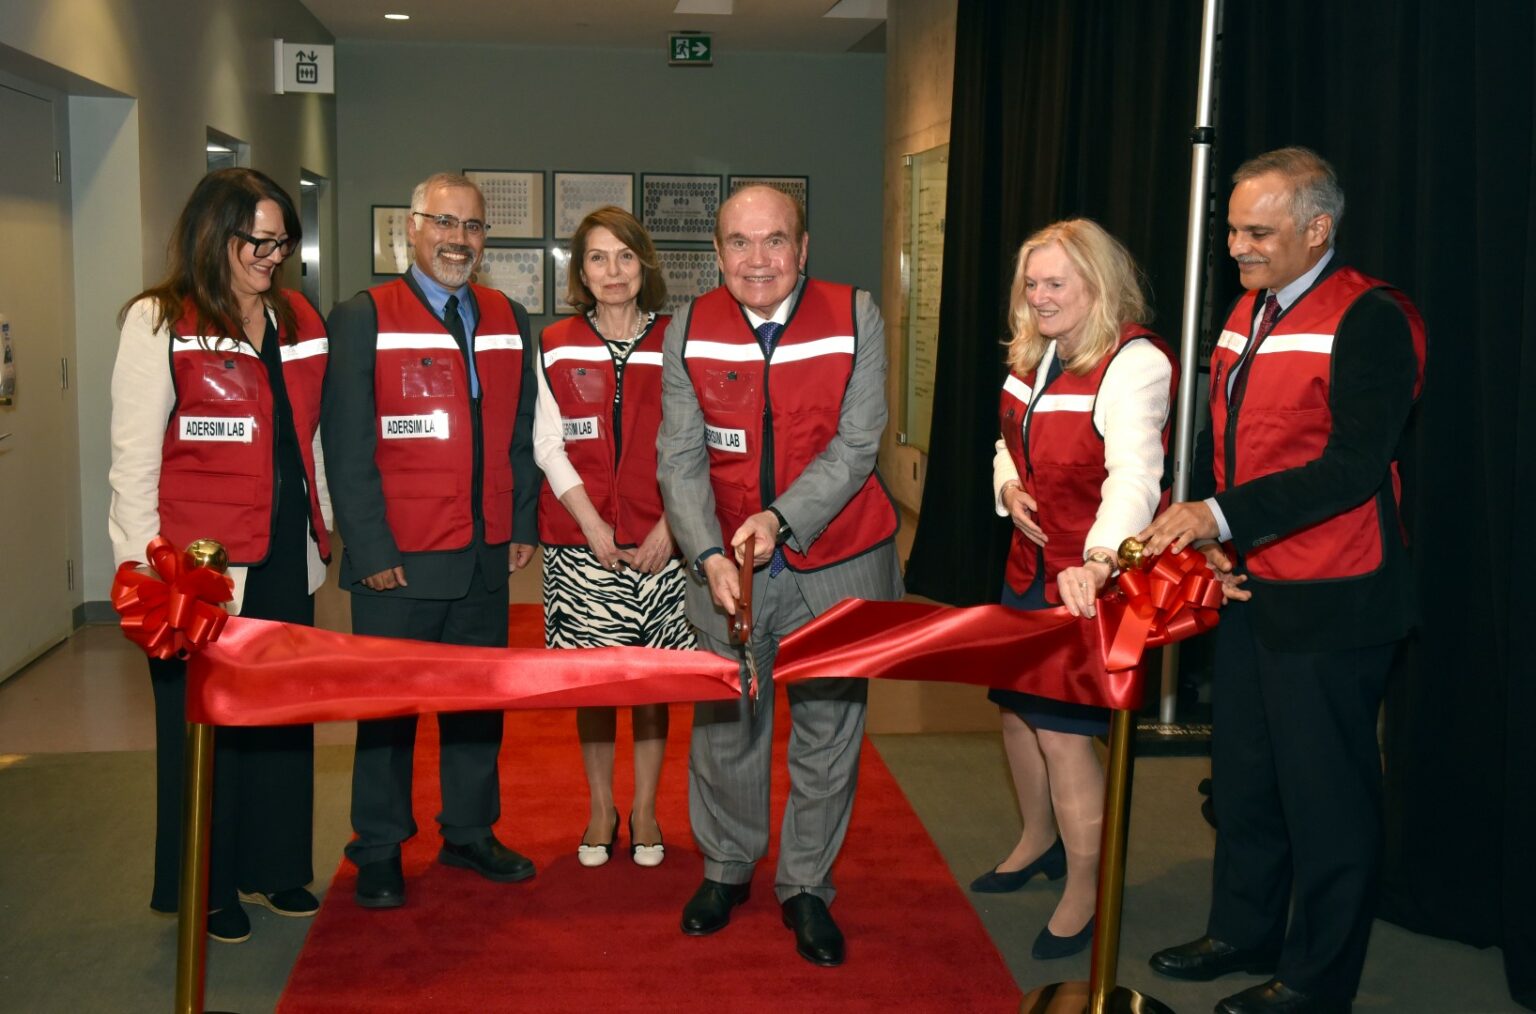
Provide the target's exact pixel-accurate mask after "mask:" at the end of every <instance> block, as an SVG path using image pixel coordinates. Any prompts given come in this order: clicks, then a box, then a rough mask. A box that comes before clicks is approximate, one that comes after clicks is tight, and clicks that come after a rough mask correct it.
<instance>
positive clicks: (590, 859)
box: [576, 813, 619, 868]
mask: <svg viewBox="0 0 1536 1014" xmlns="http://www.w3.org/2000/svg"><path fill="white" fill-rule="evenodd" d="M618 839H619V815H618V814H617V813H615V814H614V815H613V833H612V834H610V835H609V836H608V841H607V842H606V843H605V844H602V845H588V844H587V843H586V840H585V839H583V840H582V842H581V844H580V845H577V846H576V861H577V862H578V863H580V864H581V865H583V866H586V867H589V868H590V867H594V866H601V865H603V864H604V863H606V862H607V861H608V859H609V857H610V856H612V855H613V845H614V843H615V842H616V841H618Z"/></svg>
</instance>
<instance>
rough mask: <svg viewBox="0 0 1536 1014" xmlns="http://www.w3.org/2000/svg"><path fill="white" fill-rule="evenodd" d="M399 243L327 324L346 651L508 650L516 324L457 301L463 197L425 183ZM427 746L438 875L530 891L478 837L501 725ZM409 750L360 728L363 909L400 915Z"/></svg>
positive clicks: (410, 822)
mask: <svg viewBox="0 0 1536 1014" xmlns="http://www.w3.org/2000/svg"><path fill="white" fill-rule="evenodd" d="M406 235H407V238H408V239H409V241H410V244H411V249H412V252H413V263H412V264H411V267H410V269H409V270H408V271H407V272H406V273H405V274H404V275H403V276H402V277H400V278H398V279H396V280H394V281H392V282H388V283H386V284H384V285H379V286H375V287H374V288H372V289H369V290H367V291H365V292H360V293H358V294H357V295H356V296H353V297H352V298H351V299H350V300H348V301H347V302H345V303H342V304H341V305H340V306H338V307H336V309H335V310H334V311H332V313H331V316H330V319H329V321H328V322H327V323H328V325H329V327H330V329H331V361H330V368H329V370H328V371H327V374H326V379H325V394H324V398H323V405H322V411H321V428H322V434H323V438H324V445H325V448H326V474H327V477H328V478H329V480H330V485H331V487H332V489H331V492H332V498H333V500H334V502H335V507H336V528H337V531H338V532H339V533H340V534H341V536H342V539H343V540H344V542H345V544H346V548H345V552H344V553H343V555H342V559H341V578H340V582H341V586H342V587H343V588H345V589H346V590H348V591H350V592H351V593H352V630H353V632H354V633H357V634H373V635H377V636H381V637H406V638H413V639H416V640H422V641H438V642H442V643H444V644H467V645H484V646H493V647H504V646H505V645H506V643H507V574H508V571H509V570H515V569H517V568H519V567H522V566H525V565H526V564H527V563H528V562H529V560H530V559H531V558H532V556H533V546H534V543H535V542H536V540H537V539H538V531H537V508H538V493H539V481H540V476H539V472H538V468H537V467H536V466H535V465H534V462H533V406H534V381H533V372H532V358H531V357H529V356H527V355H525V354H524V352H525V341H524V337H523V336H525V335H527V334H528V333H529V331H528V315H527V311H526V310H524V308H523V307H522V306H521V305H519V304H518V303H515V302H513V301H511V300H510V299H508V298H507V297H506V296H505V295H503V294H502V293H500V292H498V291H496V290H495V289H488V288H484V287H482V286H479V285H471V284H469V278H470V274H471V272H472V271H473V270H474V268H475V264H476V262H477V261H478V260H479V258H480V254H481V252H482V250H484V248H485V199H484V197H483V196H482V195H481V193H480V190H479V188H478V187H476V186H475V184H474V183H473V182H472V181H470V180H469V179H467V178H465V177H463V176H459V175H454V174H450V173H439V174H437V175H434V176H429V177H428V178H427V179H425V180H424V181H422V182H421V183H420V184H419V185H418V186H417V187H416V189H415V192H414V193H413V194H412V195H411V214H410V220H409V223H408V224H407V226H406ZM438 730H439V734H440V738H441V741H442V758H441V762H440V782H441V787H442V804H443V805H442V812H441V814H440V815H439V816H438V822H439V823H440V825H441V829H442V835H443V845H442V850H441V851H440V852H439V853H438V861H439V862H441V863H443V864H445V865H448V866H455V867H460V868H463V869H468V870H473V871H474V872H476V873H479V874H480V875H481V876H484V877H486V878H488V879H490V880H496V881H514V880H526V879H527V878H529V877H531V876H533V873H534V869H533V863H532V862H530V861H529V860H528V859H527V858H526V857H524V856H521V855H519V854H518V853H516V852H514V851H512V850H511V849H509V848H507V847H506V846H504V845H502V844H501V842H499V841H497V840H496V837H495V835H493V834H492V833H491V826H492V825H493V824H494V823H495V822H496V819H497V817H498V816H499V815H500V807H501V802H500V788H499V781H498V777H497V771H496V757H497V753H498V752H499V750H500V747H501V734H502V713H501V712H499V711H486V712H458V713H451V714H440V715H438ZM415 742H416V718H415V717H414V716H411V717H406V718H388V719H380V720H375V721H365V722H359V723H358V727H357V752H356V759H355V761H354V766H353V772H352V826H353V829H354V830H355V831H356V832H357V837H356V839H355V840H353V841H352V842H351V843H350V844H349V845H348V846H347V856H348V858H350V859H351V860H352V862H353V863H355V864H356V865H357V868H358V876H357V890H356V900H357V903H358V904H359V905H362V906H363V907H365V908H394V907H397V906H399V905H403V904H404V903H405V880H404V877H403V875H402V873H401V868H400V844H401V842H403V841H405V839H407V838H409V837H410V836H411V835H413V834H415V833H416V822H415V820H414V818H413V817H412V815H411V758H412V754H413V752H414V750H415Z"/></svg>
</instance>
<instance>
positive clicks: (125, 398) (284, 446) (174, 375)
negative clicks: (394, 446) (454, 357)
mask: <svg viewBox="0 0 1536 1014" xmlns="http://www.w3.org/2000/svg"><path fill="white" fill-rule="evenodd" d="M298 245H299V216H298V212H297V211H296V210H295V209H294V205H293V201H292V199H291V198H289V196H288V195H287V194H286V193H285V192H284V191H283V189H282V188H281V187H279V186H278V185H277V184H276V183H274V182H273V181H272V180H271V179H270V178H268V177H267V176H265V175H263V174H262V173H259V172H256V171H255V170H252V169H220V170H218V171H216V172H211V173H209V174H208V175H207V176H204V177H203V179H202V180H201V181H200V182H199V183H198V184H197V187H196V188H195V189H194V190H193V191H192V196H191V197H190V198H189V199H188V201H187V205H186V207H185V208H183V209H182V212H181V216H180V218H178V219H177V221H176V228H175V232H174V233H173V234H172V237H171V242H170V246H169V251H168V256H167V261H168V268H167V271H166V275H165V278H164V279H163V280H162V281H161V282H160V283H159V284H157V285H155V286H154V287H152V288H150V289H147V290H145V291H144V292H141V293H140V294H139V295H137V296H135V297H134V298H133V299H131V300H129V301H128V303H127V304H126V305H125V306H124V307H123V310H122V313H121V314H120V318H119V323H120V325H121V326H122V339H121V341H120V343H119V345H118V349H117V362H116V365H115V366H114V368H113V371H112V469H111V473H110V476H109V478H110V482H111V485H112V502H111V507H110V510H109V513H108V519H107V523H108V528H109V529H110V534H111V538H112V552H113V556H114V557H115V558H116V562H117V563H118V564H121V563H122V562H124V561H125V560H142V559H143V558H144V550H145V546H146V545H147V544H148V543H149V542H150V540H152V539H154V538H155V537H156V536H160V535H163V536H165V537H166V538H167V539H169V540H170V541H171V542H172V543H174V544H175V545H176V546H178V547H185V546H186V545H187V544H188V543H189V542H192V541H194V540H196V539H199V538H211V539H216V540H218V541H219V542H221V543H223V545H224V548H225V549H226V551H227V552H228V553H229V560H230V564H231V566H230V568H229V571H228V573H229V576H230V577H231V578H232V579H233V581H234V600H233V601H232V602H231V603H230V604H229V606H228V608H229V610H230V612H233V613H238V614H240V615H242V616H253V617H257V618H259V619H268V620H281V621H285V622H288V623H302V624H311V623H313V622H314V599H313V597H312V596H313V593H314V591H315V589H316V588H318V587H319V586H320V585H321V584H322V583H323V582H324V580H325V564H324V562H323V560H324V558H325V557H327V556H328V555H329V552H330V550H329V543H328V541H327V534H326V532H327V529H328V528H329V527H330V503H329V499H328V498H327V496H326V492H325V488H324V486H323V478H322V477H323V476H324V474H325V473H324V470H323V469H322V468H319V467H317V459H318V458H319V456H320V446H319V442H318V439H317V436H316V425H317V423H318V420H319V413H320V387H321V382H322V380H323V379H324V376H325V364H326V336H325V325H324V323H323V322H322V321H321V319H320V316H319V315H318V314H317V313H316V312H315V310H314V308H313V307H311V306H310V305H309V304H308V303H307V302H305V300H304V297H303V296H301V295H299V294H298V293H296V292H290V291H288V290H285V289H281V288H279V287H278V285H277V283H276V275H277V272H278V271H279V270H280V269H281V267H282V263H283V261H284V260H286V259H287V257H288V256H289V255H290V254H292V253H293V251H294V250H295V249H297V247H298ZM149 675H150V682H151V685H152V686H153V689H154V696H155V739H156V790H157V791H156V827H155V882H154V891H153V894H152V895H151V898H150V907H151V908H153V909H155V910H156V911H159V912H174V911H176V910H177V905H178V897H177V875H178V868H179V851H180V843H181V832H180V823H181V821H180V815H181V785H182V773H183V768H184V763H185V757H184V746H183V740H184V728H185V698H186V664H185V663H184V662H182V661H180V660H178V659H167V660H159V659H151V660H150V662H149ZM213 781H214V786H213V827H212V833H211V846H212V848H211V860H210V870H209V883H208V908H209V915H208V934H209V936H211V937H213V938H214V939H215V940H220V941H224V942H227V943H238V942H240V941H242V940H245V939H247V938H248V937H249V936H250V934H251V922H250V918H249V917H248V916H247V915H246V913H245V910H244V909H243V908H242V907H241V906H240V901H241V900H245V901H248V902H252V903H255V904H260V905H263V906H265V907H266V908H268V909H270V910H272V911H273V912H276V913H277V914H279V915H287V916H310V915H313V914H314V913H315V911H316V910H317V909H318V908H319V902H317V901H316V900H315V897H314V895H312V894H310V893H309V891H308V890H307V889H306V885H307V884H308V883H309V882H310V881H311V880H312V879H314V871H313V869H312V866H311V855H310V852H311V824H312V820H313V809H314V728H313V726H309V725H299V726H283V727H281V728H227V729H221V730H219V735H218V737H217V741H216V748H215V757H214V778H213Z"/></svg>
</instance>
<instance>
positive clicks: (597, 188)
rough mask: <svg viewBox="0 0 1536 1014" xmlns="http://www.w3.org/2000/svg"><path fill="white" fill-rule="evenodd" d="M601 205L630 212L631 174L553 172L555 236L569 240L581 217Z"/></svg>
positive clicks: (633, 185)
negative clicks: (612, 206)
mask: <svg viewBox="0 0 1536 1014" xmlns="http://www.w3.org/2000/svg"><path fill="white" fill-rule="evenodd" d="M605 204H614V205H617V206H619V207H621V208H623V209H624V210H625V211H627V212H629V213H630V214H634V211H635V174H634V173H560V172H557V173H555V238H556V239H570V238H571V236H573V235H574V234H575V233H576V227H577V226H578V225H580V224H581V220H582V219H583V218H586V217H587V215H588V214H589V213H590V212H593V211H596V210H597V209H598V208H601V207H602V206H603V205H605Z"/></svg>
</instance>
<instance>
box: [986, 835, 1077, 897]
mask: <svg viewBox="0 0 1536 1014" xmlns="http://www.w3.org/2000/svg"><path fill="white" fill-rule="evenodd" d="M1037 873H1043V874H1045V876H1046V878H1047V879H1050V880H1060V879H1061V878H1062V877H1065V876H1066V875H1067V850H1066V849H1065V848H1064V847H1063V846H1062V844H1061V839H1060V838H1059V837H1058V838H1057V839H1056V841H1055V843H1054V844H1052V845H1051V847H1050V848H1048V849H1046V850H1045V851H1044V852H1043V853H1041V855H1040V858H1039V859H1036V860H1035V861H1034V862H1032V863H1030V864H1029V865H1028V866H1026V867H1024V868H1023V869H1022V870H1014V871H1013V872H1012V873H1003V872H1000V871H999V870H997V869H995V868H994V869H990V870H988V871H987V872H985V873H983V874H982V875H981V876H979V877H977V878H976V879H975V880H973V881H971V890H973V891H975V892H976V893H977V894H1008V893H1009V892H1010V891H1017V890H1018V889H1019V888H1021V887H1023V886H1024V885H1025V884H1026V883H1028V882H1029V879H1030V878H1031V877H1033V876H1034V875H1035V874H1037Z"/></svg>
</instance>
